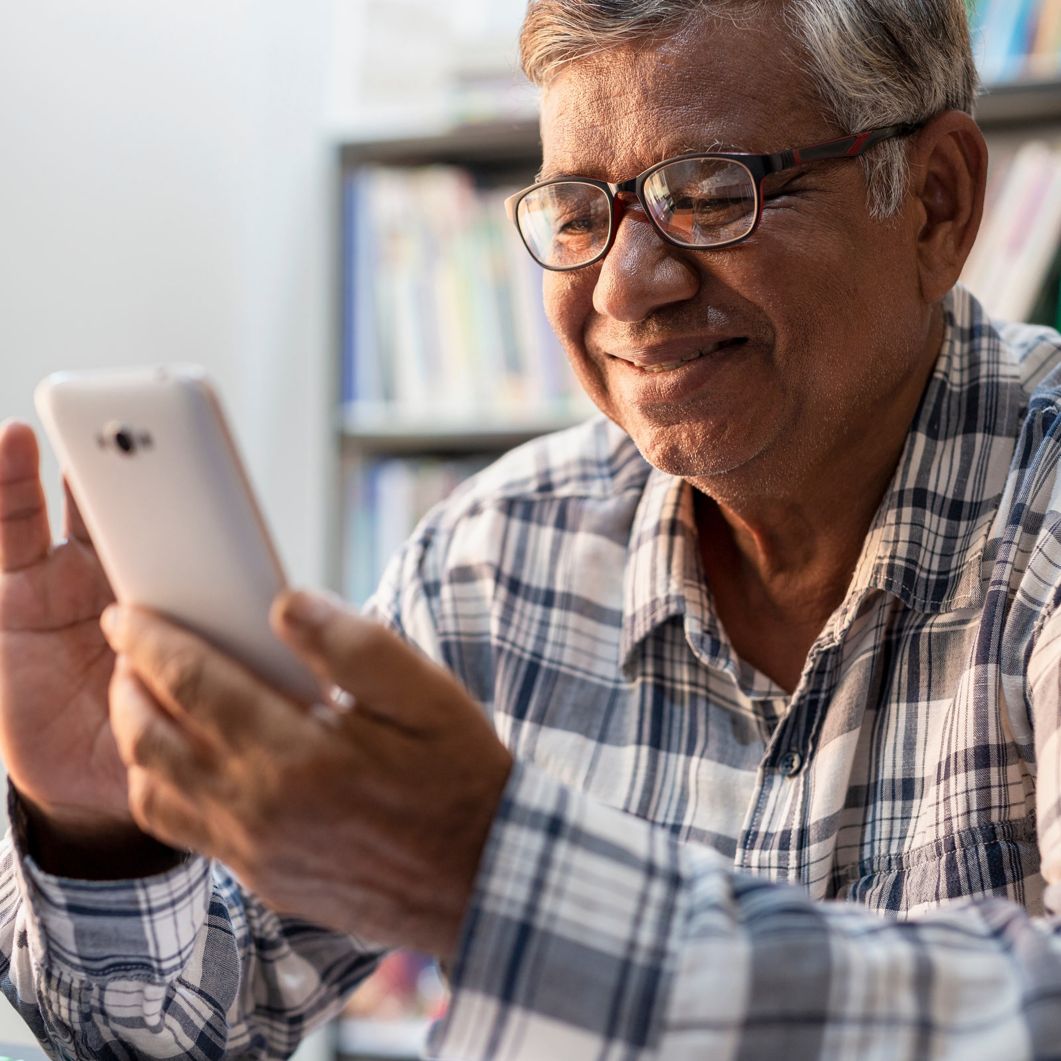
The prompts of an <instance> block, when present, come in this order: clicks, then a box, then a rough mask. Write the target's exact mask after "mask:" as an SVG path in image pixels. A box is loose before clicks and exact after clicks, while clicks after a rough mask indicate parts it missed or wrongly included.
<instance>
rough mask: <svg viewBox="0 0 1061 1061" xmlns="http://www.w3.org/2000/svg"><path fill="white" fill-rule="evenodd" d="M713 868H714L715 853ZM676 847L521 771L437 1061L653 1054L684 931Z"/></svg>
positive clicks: (436, 1031) (440, 1033) (501, 824)
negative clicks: (610, 1051)
mask: <svg viewBox="0 0 1061 1061" xmlns="http://www.w3.org/2000/svg"><path fill="white" fill-rule="evenodd" d="M718 857H719V861H720V871H721V868H722V867H721V863H722V862H723V861H724V860H722V858H721V856H718ZM679 861H680V849H679V844H678V842H677V841H676V840H675V839H674V838H673V837H672V836H670V834H668V833H667V832H666V831H665V830H663V829H661V828H659V827H658V826H652V825H650V824H649V823H648V822H645V821H643V820H641V819H639V818H635V817H633V816H631V815H629V814H625V813H623V812H621V811H618V810H615V809H614V808H611V807H607V806H605V805H603V804H601V803H599V802H597V801H595V800H593V799H592V798H590V797H588V796H586V795H584V794H582V793H579V792H576V791H573V790H571V789H569V788H567V787H566V786H564V785H562V784H561V783H559V782H557V781H556V780H554V779H553V778H551V777H549V776H548V775H547V774H545V773H543V772H542V771H541V770H540V769H538V768H536V767H534V766H532V765H529V764H527V763H519V762H517V763H516V764H515V766H514V767H513V771H512V775H511V777H510V778H509V782H508V785H507V787H506V789H505V793H504V795H503V797H502V801H501V805H500V807H499V809H498V813H497V815H496V817H495V820H494V824H493V826H492V828H491V831H490V835H489V837H488V839H487V843H486V846H485V848H484V852H483V858H482V861H481V863H480V867H479V873H478V876H477V879H476V883H475V888H474V892H473V896H472V899H471V902H470V904H469V908H468V911H467V913H466V915H465V921H464V925H463V928H462V932H461V939H460V943H459V945H458V953H457V957H456V960H455V962H454V965H453V970H452V988H453V995H452V1000H451V1003H450V1008H449V1011H448V1013H447V1015H446V1017H445V1018H444V1019H443V1020H442V1021H440V1022H439V1023H438V1024H437V1025H436V1026H435V1027H434V1028H433V1029H432V1032H431V1037H430V1042H429V1047H430V1051H431V1055H432V1056H439V1057H459V1058H462V1059H469V1061H470V1059H475V1058H483V1059H486V1058H491V1059H493V1058H497V1059H500V1058H532V1057H533V1058H542V1057H550V1056H551V1057H563V1058H567V1059H573V1058H580V1057H598V1056H600V1055H601V1053H602V1048H603V1046H604V1044H606V1043H608V1042H612V1043H621V1044H623V1045H624V1047H626V1048H627V1049H629V1048H631V1047H634V1048H647V1049H651V1048H652V1047H653V1045H654V1044H655V1042H656V1041H657V1040H658V1037H659V1031H660V1024H661V1015H662V1013H663V1012H664V1010H665V1009H666V1000H667V998H668V997H669V993H670V986H671V983H672V981H673V976H674V962H675V955H676V950H677V948H676V946H675V935H676V933H677V932H678V930H679V926H680V924H681V917H682V912H681V911H680V910H679V902H680V898H681V895H682V873H681V868H680V865H679Z"/></svg>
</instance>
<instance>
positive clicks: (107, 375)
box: [35, 366, 320, 701]
mask: <svg viewBox="0 0 1061 1061" xmlns="http://www.w3.org/2000/svg"><path fill="white" fill-rule="evenodd" d="M35 397H36V403H37V410H38V412H39V414H40V416H41V419H42V421H43V422H44V425H45V429H46V431H47V433H48V437H49V439H50V440H51V442H52V444H53V446H54V448H55V450H56V453H57V455H58V458H59V462H60V464H61V466H62V468H63V471H64V474H65V475H66V476H67V478H68V480H69V483H70V488H71V490H72V492H73V494H74V497H75V499H76V500H77V503H78V507H79V508H80V509H81V513H82V515H83V516H84V519H85V524H86V526H87V527H88V530H89V533H90V534H91V535H92V541H93V543H94V544H95V546H96V550H97V552H98V554H99V557H100V561H101V563H102V565H103V568H104V571H105V572H106V574H107V577H108V578H109V579H110V582H111V585H112V587H113V588H114V592H115V595H116V596H117V598H118V599H119V600H120V601H122V602H123V603H129V604H137V605H142V606H145V607H148V608H151V609H153V610H154V611H157V612H159V613H161V614H163V615H165V616H167V617H168V618H171V619H173V620H174V621H176V622H178V623H180V624H181V625H183V626H185V627H187V628H189V629H191V630H192V631H194V632H196V633H198V634H200V635H201V636H202V637H204V638H206V639H207V640H208V641H210V642H212V643H213V644H214V645H216V646H217V647H218V648H220V649H222V650H223V651H224V652H226V653H227V654H229V655H231V656H233V657H235V658H236V659H238V660H240V661H241V662H243V663H244V664H246V665H247V666H248V667H250V668H251V669H252V670H254V671H256V672H257V673H258V674H260V675H261V676H262V677H264V678H265V679H266V680H267V681H269V682H270V684H272V685H274V686H276V687H278V688H280V689H282V690H284V691H285V692H288V693H290V694H291V695H293V696H295V697H297V698H299V699H302V700H307V701H308V700H312V699H314V698H319V697H320V692H319V690H318V686H317V683H316V682H315V680H314V679H313V677H312V675H311V674H310V672H309V671H308V669H307V668H305V667H304V665H303V664H302V663H301V662H300V661H299V660H298V659H297V657H295V655H294V654H293V653H292V652H291V651H290V650H289V649H288V648H287V647H286V646H285V645H284V644H283V643H282V642H281V641H280V640H279V639H278V638H277V637H276V636H275V635H274V634H273V632H272V630H271V628H270V627H269V622H268V613H269V606H270V604H271V602H272V600H273V598H274V597H275V595H276V594H277V593H278V592H279V591H280V589H282V588H283V586H284V576H283V571H282V568H281V565H280V561H279V559H278V557H277V555H276V552H275V550H274V549H273V547H272V545H271V543H270V539H269V535H268V531H267V529H266V526H265V522H264V520H263V518H262V516H261V513H260V510H259V508H258V505H257V503H256V501H255V498H254V495H253V492H252V490H251V487H250V483H249V481H248V479H247V477H246V474H245V473H244V471H243V468H242V464H241V462H240V459H239V456H238V453H237V450H236V447H235V443H234V441H233V439H232V437H231V435H230V433H229V431H228V429H227V427H226V424H225V419H224V416H223V414H222V412H221V408H220V405H219V403H218V401H217V398H216V396H215V395H214V392H213V390H212V388H211V387H210V385H209V383H208V382H207V380H206V378H205V376H204V375H203V373H202V371H201V370H198V369H196V368H195V367H194V366H166V367H164V368H163V367H160V368H157V369H133V370H115V371H105V372H92V373H60V374H57V375H55V376H51V377H49V378H48V379H47V380H45V381H44V382H43V383H42V384H41V385H40V386H39V387H38V388H37V392H36V395H35ZM122 435H124V441H125V442H126V443H127V444H128V445H129V447H130V450H129V451H127V450H126V448H124V447H123V446H121V445H119V444H118V443H119V442H120V441H122V438H121V436H122Z"/></svg>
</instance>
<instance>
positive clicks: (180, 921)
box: [10, 817, 213, 981]
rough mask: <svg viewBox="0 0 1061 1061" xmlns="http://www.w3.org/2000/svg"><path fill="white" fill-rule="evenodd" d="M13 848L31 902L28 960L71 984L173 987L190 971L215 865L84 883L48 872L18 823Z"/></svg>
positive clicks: (193, 859)
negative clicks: (135, 982) (110, 980)
mask: <svg viewBox="0 0 1061 1061" xmlns="http://www.w3.org/2000/svg"><path fill="white" fill-rule="evenodd" d="M10 839H11V844H12V850H13V855H14V862H15V867H14V868H15V876H16V880H17V883H18V888H19V891H20V892H21V894H22V895H23V896H24V897H25V899H26V929H27V936H28V940H27V942H28V943H29V948H30V954H31V957H32V958H33V960H34V962H35V963H36V964H38V965H39V967H41V968H47V969H48V970H49V971H51V972H56V973H59V974H60V975H65V976H67V977H69V978H71V979H74V980H90V979H91V980H99V979H101V978H107V977H115V976H117V977H133V978H136V979H146V980H155V981H169V980H172V979H174V978H175V977H176V976H178V975H179V974H180V973H181V972H182V971H183V970H184V969H185V968H186V966H187V965H188V962H189V960H190V958H191V956H192V953H193V950H194V948H195V945H196V940H197V936H198V934H199V932H200V930H201V929H202V926H203V924H204V922H205V920H206V914H207V909H208V906H209V903H210V897H211V894H212V892H213V874H212V864H211V862H210V860H209V859H206V858H203V857H201V856H198V855H192V856H189V857H188V858H186V859H185V860H183V861H182V862H181V863H180V864H179V865H177V866H175V867H174V868H173V869H171V870H169V871H167V872H165V873H159V874H157V875H155V876H152V877H144V878H140V879H134V880H116V881H83V880H73V879H70V878H67V877H57V876H55V875H53V874H51V873H45V872H44V870H42V869H41V868H40V867H39V866H38V865H37V864H36V862H34V860H33V858H32V857H31V856H30V855H29V854H27V853H26V849H25V837H24V835H23V830H22V829H21V828H20V827H19V823H18V819H17V817H14V818H13V820H12V828H11V837H10Z"/></svg>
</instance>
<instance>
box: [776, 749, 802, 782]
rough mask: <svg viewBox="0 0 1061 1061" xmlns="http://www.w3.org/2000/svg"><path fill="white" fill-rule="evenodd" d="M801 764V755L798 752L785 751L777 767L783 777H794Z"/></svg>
mask: <svg viewBox="0 0 1061 1061" xmlns="http://www.w3.org/2000/svg"><path fill="white" fill-rule="evenodd" d="M802 765H803V756H802V755H800V754H799V752H785V754H784V755H782V756H781V759H780V760H779V761H778V764H777V768H778V770H780V771H781V773H782V774H784V775H785V777H795V775H796V774H798V773H799V768H800V767H801V766H802Z"/></svg>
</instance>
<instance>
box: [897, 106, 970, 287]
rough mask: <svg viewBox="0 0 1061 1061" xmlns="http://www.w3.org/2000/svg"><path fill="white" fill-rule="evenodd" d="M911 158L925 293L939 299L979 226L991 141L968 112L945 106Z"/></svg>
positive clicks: (925, 130)
mask: <svg viewBox="0 0 1061 1061" xmlns="http://www.w3.org/2000/svg"><path fill="white" fill-rule="evenodd" d="M910 162H911V187H910V192H911V195H912V197H913V199H914V201H915V203H916V206H917V210H918V214H919V222H920V224H919V229H918V232H917V258H918V271H919V275H920V281H921V295H922V297H923V298H924V299H925V301H926V302H937V301H938V300H939V299H941V298H943V296H944V295H945V294H946V293H947V292H948V291H949V290H950V289H951V288H952V287H953V286H954V285H955V283H957V281H958V277H959V276H960V275H961V271H962V266H964V265H965V259H966V258H968V257H969V251H970V250H972V246H973V241H974V240H975V239H976V233H977V232H978V231H979V228H980V220H981V218H982V217H983V213H984V188H985V186H986V184H987V143H986V142H985V141H984V135H983V133H981V132H980V127H979V126H978V125H977V124H976V122H975V121H973V119H972V118H971V117H970V116H969V115H968V114H966V113H965V112H964V111H944V112H943V113H942V114H940V115H937V116H936V117H935V118H933V119H932V120H931V121H930V122H928V124H927V125H925V127H924V128H923V129H921V131H920V132H918V133H917V134H916V136H915V137H914V141H913V144H912V145H911V149H910Z"/></svg>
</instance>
